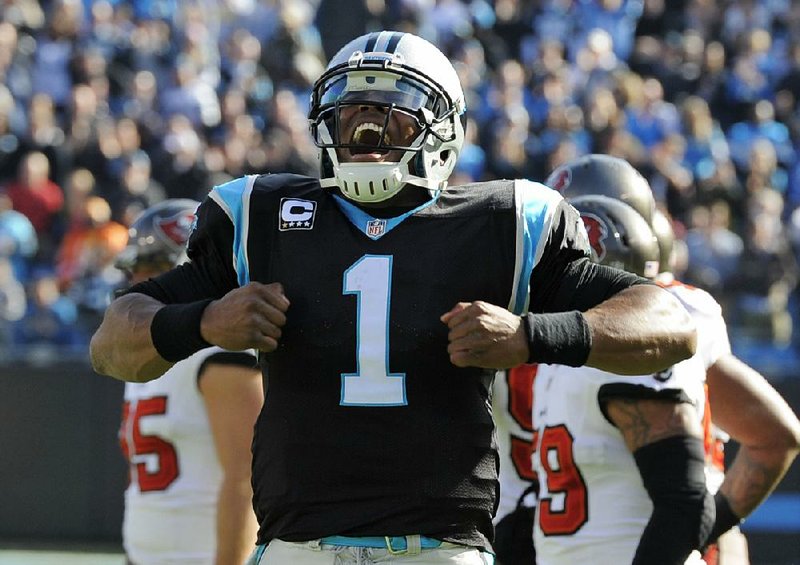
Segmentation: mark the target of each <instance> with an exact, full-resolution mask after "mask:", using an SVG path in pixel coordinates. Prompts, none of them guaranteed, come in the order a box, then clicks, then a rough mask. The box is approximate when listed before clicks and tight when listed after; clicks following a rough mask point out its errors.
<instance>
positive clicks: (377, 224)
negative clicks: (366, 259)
mask: <svg viewBox="0 0 800 565" xmlns="http://www.w3.org/2000/svg"><path fill="white" fill-rule="evenodd" d="M384 231H386V220H378V219H375V220H370V221H369V222H367V235H368V236H370V237H371V238H373V239H377V238H379V237H380V236H382V235H383V232H384Z"/></svg>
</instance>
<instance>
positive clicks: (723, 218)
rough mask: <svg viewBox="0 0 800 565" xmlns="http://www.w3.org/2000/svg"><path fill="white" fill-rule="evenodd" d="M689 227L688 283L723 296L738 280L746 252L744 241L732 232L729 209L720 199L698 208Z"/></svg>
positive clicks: (687, 235) (687, 237)
mask: <svg viewBox="0 0 800 565" xmlns="http://www.w3.org/2000/svg"><path fill="white" fill-rule="evenodd" d="M688 225H689V230H688V231H687V233H686V247H687V252H688V266H687V271H686V282H688V283H690V284H694V285H696V286H699V287H700V288H703V289H708V291H709V292H711V294H713V295H714V296H723V295H724V291H726V290H729V289H730V285H731V282H732V280H733V279H737V280H738V275H737V273H738V269H739V260H740V258H741V255H742V252H743V250H744V243H743V241H742V238H741V237H740V236H739V235H737V234H736V233H734V232H733V231H732V230H731V229H730V208H729V207H728V205H727V204H726V203H725V202H724V201H721V200H720V201H716V202H714V203H712V204H711V205H710V206H703V205H698V206H695V207H694V208H693V209H692V212H691V215H690V217H689V223H688Z"/></svg>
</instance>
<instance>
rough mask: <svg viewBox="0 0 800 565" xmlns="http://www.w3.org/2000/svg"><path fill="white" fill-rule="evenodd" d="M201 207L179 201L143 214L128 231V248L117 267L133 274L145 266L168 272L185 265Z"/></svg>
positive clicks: (160, 204) (117, 260)
mask: <svg viewBox="0 0 800 565" xmlns="http://www.w3.org/2000/svg"><path fill="white" fill-rule="evenodd" d="M199 205H200V203H199V202H196V201H194V200H189V199H188V198H176V199H170V200H164V201H163V202H159V203H158V204H156V205H154V206H151V207H150V208H148V209H147V210H145V211H144V212H142V213H141V214H139V216H138V217H137V218H136V220H134V222H133V224H132V225H131V227H130V229H129V230H128V245H127V247H126V248H125V249H123V250H122V252H121V253H120V254H119V255H118V256H117V259H116V261H115V263H114V265H115V266H116V267H117V268H118V269H122V270H124V271H128V272H132V271H134V270H136V268H137V267H141V266H142V265H145V264H146V265H148V266H157V267H158V268H161V269H163V270H165V271H166V270H167V269H170V268H171V267H174V266H175V265H177V264H179V263H182V262H183V261H184V260H185V259H186V255H185V250H186V242H187V241H189V234H190V233H191V232H192V225H193V224H194V220H195V211H196V210H197V207H198V206H199Z"/></svg>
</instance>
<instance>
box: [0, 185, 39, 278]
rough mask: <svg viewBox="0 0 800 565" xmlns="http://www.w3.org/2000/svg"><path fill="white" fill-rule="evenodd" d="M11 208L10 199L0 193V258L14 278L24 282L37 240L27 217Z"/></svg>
mask: <svg viewBox="0 0 800 565" xmlns="http://www.w3.org/2000/svg"><path fill="white" fill-rule="evenodd" d="M12 206H13V203H12V201H11V197H9V196H8V194H6V193H5V192H0V257H1V258H3V259H4V260H7V261H8V262H9V263H10V265H11V268H12V269H13V271H14V276H15V278H17V279H19V280H21V281H26V280H27V279H28V273H29V272H30V269H31V267H32V266H33V265H32V262H33V259H34V257H35V255H36V252H37V251H38V249H39V239H38V237H37V236H36V229H35V228H34V227H33V224H32V223H31V221H30V220H29V219H28V217H27V216H26V215H25V214H22V213H21V212H18V211H16V210H14V209H13V208H12Z"/></svg>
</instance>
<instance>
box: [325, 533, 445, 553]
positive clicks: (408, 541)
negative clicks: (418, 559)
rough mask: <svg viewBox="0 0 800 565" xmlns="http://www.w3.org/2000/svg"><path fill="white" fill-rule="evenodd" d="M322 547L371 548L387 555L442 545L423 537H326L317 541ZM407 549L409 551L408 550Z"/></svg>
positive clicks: (436, 540) (435, 540) (437, 541)
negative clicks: (387, 553) (383, 551)
mask: <svg viewBox="0 0 800 565" xmlns="http://www.w3.org/2000/svg"><path fill="white" fill-rule="evenodd" d="M319 541H320V543H322V544H323V545H342V546H350V547H373V548H378V549H385V550H387V551H388V552H389V553H405V552H407V551H411V552H413V553H416V551H414V549H415V548H416V549H417V550H419V549H435V548H437V547H439V546H440V545H442V542H441V541H439V540H438V539H433V538H428V537H425V536H416V535H415V536H392V537H390V536H384V537H380V536H358V537H350V536H328V537H324V538H322V539H320V540H319ZM409 547H410V548H411V550H409Z"/></svg>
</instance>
